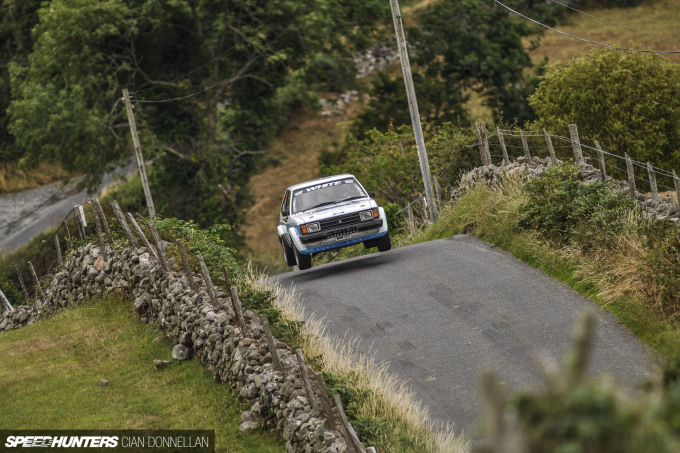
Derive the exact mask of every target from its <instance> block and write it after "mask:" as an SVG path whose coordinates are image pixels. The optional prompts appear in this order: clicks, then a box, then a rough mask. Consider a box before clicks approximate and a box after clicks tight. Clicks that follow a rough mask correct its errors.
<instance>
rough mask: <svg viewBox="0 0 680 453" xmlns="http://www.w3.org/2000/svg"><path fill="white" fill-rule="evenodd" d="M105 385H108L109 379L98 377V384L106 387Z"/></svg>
mask: <svg viewBox="0 0 680 453" xmlns="http://www.w3.org/2000/svg"><path fill="white" fill-rule="evenodd" d="M107 385H109V381H108V380H106V379H100V380H99V386H100V387H106V386H107Z"/></svg>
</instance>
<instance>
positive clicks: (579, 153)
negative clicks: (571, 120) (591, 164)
mask: <svg viewBox="0 0 680 453" xmlns="http://www.w3.org/2000/svg"><path fill="white" fill-rule="evenodd" d="M569 134H570V135H571V146H572V147H573V148H574V164H575V165H576V166H577V167H579V168H580V167H581V166H582V165H583V164H584V163H585V162H584V160H583V150H582V149H581V140H580V139H579V137H578V129H577V128H576V125H575V124H570V125H569Z"/></svg>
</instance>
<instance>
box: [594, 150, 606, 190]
mask: <svg viewBox="0 0 680 453" xmlns="http://www.w3.org/2000/svg"><path fill="white" fill-rule="evenodd" d="M595 148H597V160H598V162H600V179H601V180H602V182H607V169H606V168H605V162H604V151H602V147H601V146H600V142H598V141H597V140H595Z"/></svg>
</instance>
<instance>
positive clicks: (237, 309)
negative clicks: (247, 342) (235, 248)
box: [222, 266, 247, 336]
mask: <svg viewBox="0 0 680 453" xmlns="http://www.w3.org/2000/svg"><path fill="white" fill-rule="evenodd" d="M222 273H223V274H224V285H225V286H226V288H227V292H228V293H229V300H231V308H232V310H233V311H234V316H236V322H238V325H239V327H240V328H241V333H242V334H243V336H246V335H247V326H246V320H245V318H244V317H243V309H242V307H241V299H239V297H238V291H236V288H233V287H232V286H231V282H230V281H229V276H228V275H227V270H226V269H225V268H224V266H222Z"/></svg>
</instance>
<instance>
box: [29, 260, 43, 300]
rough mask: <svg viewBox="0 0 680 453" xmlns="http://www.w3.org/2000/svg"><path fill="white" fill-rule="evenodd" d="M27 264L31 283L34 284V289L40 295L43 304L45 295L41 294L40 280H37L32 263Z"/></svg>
mask: <svg viewBox="0 0 680 453" xmlns="http://www.w3.org/2000/svg"><path fill="white" fill-rule="evenodd" d="M27 264H28V269H29V270H30V271H31V275H32V276H33V281H34V282H35V287H36V288H37V289H36V291H37V292H39V293H40V298H41V301H42V303H45V293H44V292H43V289H42V286H40V280H39V279H38V274H36V273H35V269H34V268H33V263H31V262H30V261H29V262H28V263H27Z"/></svg>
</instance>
